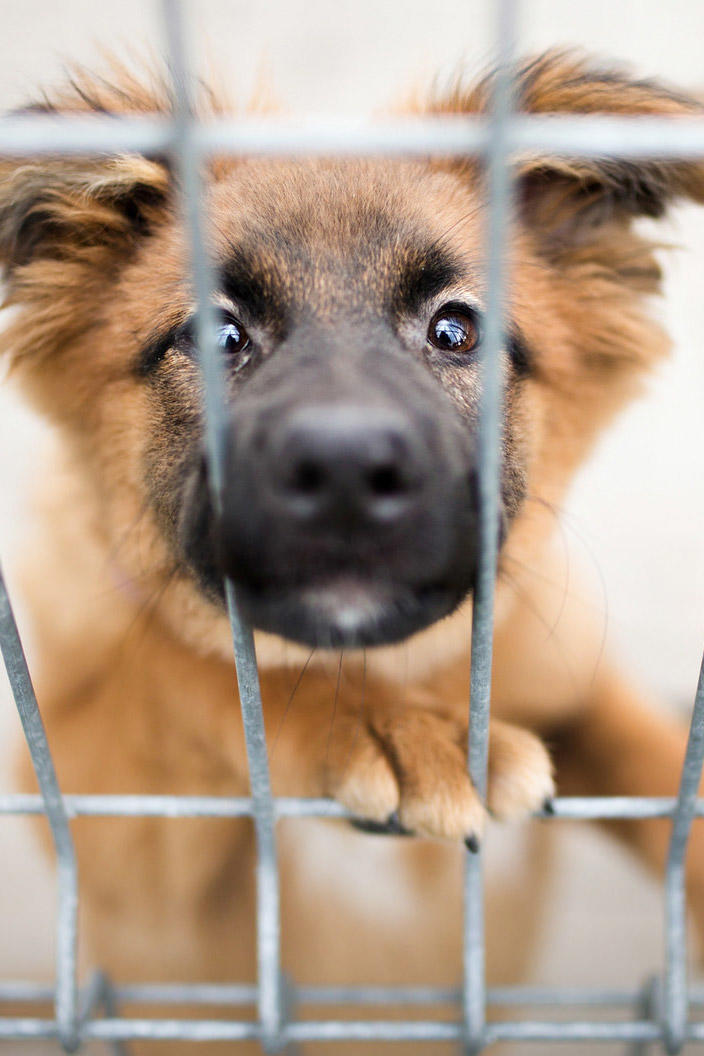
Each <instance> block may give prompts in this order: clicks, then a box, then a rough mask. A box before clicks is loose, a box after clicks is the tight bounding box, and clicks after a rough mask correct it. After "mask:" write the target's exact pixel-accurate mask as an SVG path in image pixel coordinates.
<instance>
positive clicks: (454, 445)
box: [0, 53, 704, 646]
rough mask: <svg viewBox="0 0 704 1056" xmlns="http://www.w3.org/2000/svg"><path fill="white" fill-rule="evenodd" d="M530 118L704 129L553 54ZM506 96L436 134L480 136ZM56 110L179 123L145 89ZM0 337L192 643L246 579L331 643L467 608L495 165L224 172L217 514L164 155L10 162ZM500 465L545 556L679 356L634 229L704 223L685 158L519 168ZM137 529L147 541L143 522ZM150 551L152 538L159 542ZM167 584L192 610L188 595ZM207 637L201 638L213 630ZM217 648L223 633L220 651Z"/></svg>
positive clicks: (469, 106)
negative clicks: (661, 323)
mask: <svg viewBox="0 0 704 1056" xmlns="http://www.w3.org/2000/svg"><path fill="white" fill-rule="evenodd" d="M516 89H517V100H518V106H519V107H520V108H521V109H522V110H525V111H528V112H534V113H577V114H580V113H581V114H584V113H602V112H604V113H619V114H634V115H635V114H659V115H672V116H676V115H683V114H699V113H701V112H702V111H701V110H700V108H699V106H698V105H697V104H696V103H695V102H693V101H691V100H688V99H686V98H684V97H681V96H678V95H676V94H673V93H672V92H669V91H667V90H666V89H664V88H661V87H659V86H658V85H655V84H651V83H649V82H637V81H632V80H630V79H628V78H627V77H624V76H621V75H619V74H614V73H608V74H605V73H599V72H595V71H593V70H591V69H590V68H589V67H588V66H587V65H585V64H584V63H582V62H581V61H580V60H578V59H575V58H574V57H571V56H569V55H565V54H556V53H551V54H548V55H546V56H543V57H541V58H540V59H538V60H536V61H533V62H531V63H528V64H526V65H525V66H523V67H521V68H520V69H519V70H517V74H516ZM489 95H490V81H489V80H486V81H483V82H480V83H479V84H478V85H476V86H474V87H470V88H465V87H463V86H458V87H457V88H456V89H455V90H454V91H453V92H451V93H450V94H449V96H447V97H445V98H443V99H441V100H439V101H434V102H430V103H429V104H428V105H427V109H428V110H429V111H430V112H455V113H457V112H460V113H475V112H483V111H485V110H486V108H487V106H488V98H489ZM37 109H50V110H58V111H62V112H64V111H77V112H87V113H96V112H98V113H130V112H151V111H165V110H168V102H167V100H166V98H165V97H163V96H160V94H159V92H158V91H155V92H147V91H146V90H145V89H143V88H142V87H140V86H139V85H138V84H136V83H135V82H133V81H132V80H131V79H130V78H129V77H128V76H127V75H125V74H124V73H123V74H122V75H121V77H120V78H119V83H118V84H116V85H113V84H108V83H106V82H103V81H101V80H99V79H97V78H92V79H91V78H86V77H82V79H79V80H77V81H75V82H74V83H73V85H72V87H71V88H70V89H69V90H67V91H66V92H65V93H63V94H62V95H59V96H57V98H56V100H55V101H54V102H52V103H49V104H43V105H42V106H41V107H38V108H37ZM0 172H1V175H2V179H1V182H0V256H1V257H2V259H3V261H4V264H5V268H6V275H7V298H6V303H7V304H8V305H14V306H16V307H17V309H18V311H17V312H16V314H15V315H14V317H13V319H12V321H11V323H10V325H9V326H8V328H7V329H6V331H5V334H4V341H5V344H6V345H7V346H8V348H9V350H10V353H11V355H12V357H13V361H14V364H15V369H16V371H17V373H18V374H19V375H21V377H22V379H23V382H24V384H25V386H26V388H27V390H28V391H29V393H30V395H31V396H32V397H33V399H34V400H35V402H36V403H37V404H38V405H39V407H40V408H41V409H42V410H43V411H44V412H45V413H46V414H47V415H49V416H50V417H51V418H52V419H53V420H54V421H55V422H56V423H58V424H59V425H60V427H61V428H62V430H63V431H64V433H65V435H66V436H67V437H68V438H69V440H70V443H71V445H72V449H73V451H74V455H75V458H76V460H77V462H78V463H79V464H80V466H81V468H82V472H83V473H84V474H85V475H87V476H88V477H89V478H90V480H91V486H92V487H93V489H94V491H95V493H96V494H97V495H98V496H99V501H100V510H101V514H100V521H101V527H100V531H101V532H102V533H103V534H104V537H105V540H106V543H107V544H108V546H112V547H114V548H117V552H118V554H119V561H120V563H121V564H122V565H123V566H124V567H125V569H126V570H127V572H128V574H129V575H130V576H133V577H134V578H135V579H141V580H142V581H144V577H147V579H148V580H149V582H150V586H151V585H154V584H156V585H158V584H159V583H160V582H161V583H162V584H163V585H164V587H165V589H164V591H163V592H161V593H160V599H159V602H158V604H159V606H160V608H161V609H162V611H163V612H165V613H166V614H167V616H168V617H169V619H170V621H171V623H172V624H174V625H176V626H178V627H179V628H180V629H181V631H182V632H183V633H189V631H188V625H189V621H190V622H192V623H193V625H194V626H195V624H197V623H199V626H201V627H202V626H203V621H205V624H207V623H208V621H209V620H219V619H222V612H223V579H224V577H225V576H229V577H231V578H232V579H233V581H234V582H235V583H236V585H237V587H238V591H239V597H240V600H241V603H242V605H243V607H244V609H245V611H246V612H247V614H248V615H249V616H250V618H251V619H252V621H253V623H254V624H255V626H257V627H260V628H263V629H265V630H269V631H273V632H274V633H276V634H279V635H282V636H284V637H288V638H292V639H295V640H299V641H304V642H309V643H312V644H318V645H332V646H335V645H352V646H356V645H369V644H381V643H384V642H390V641H395V640H399V639H401V638H404V637H407V636H408V635H410V634H412V633H413V632H415V631H417V630H419V629H421V628H423V627H426V626H428V625H430V624H431V623H433V622H435V621H437V620H438V619H440V618H441V617H443V616H445V615H446V614H448V613H449V612H451V611H452V610H453V609H455V608H456V607H457V606H458V605H459V604H460V602H461V601H462V600H463V599H464V598H466V597H467V596H468V595H470V594H471V591H472V586H473V581H474V574H475V564H476V555H477V538H476V537H477V429H478V407H479V399H480V371H479V365H478V357H479V352H480V348H481V343H482V337H483V312H484V308H485V305H486V297H487V290H486V285H485V272H486V269H485V244H484V226H485V218H484V215H483V213H484V211H485V208H486V184H485V173H484V172H483V170H482V167H481V165H479V164H477V163H475V162H472V161H459V160H447V161H436V162H431V161H418V162H416V161H389V160H380V161H371V160H359V161H344V162H343V161H333V160H311V161H295V162H293V161H290V162H287V161H281V160H277V161H270V160H260V159H238V160H232V161H223V160H218V161H217V162H214V163H212V164H211V165H210V166H209V167H208V169H207V171H206V172H205V174H204V176H205V190H206V202H205V206H206V215H207V218H208V246H207V248H208V253H209V256H210V260H211V263H212V267H213V274H214V275H215V279H216V284H215V285H216V289H215V291H214V307H215V311H216V315H217V326H216V331H217V342H218V346H219V354H220V355H221V356H222V359H223V363H224V370H225V378H226V393H225V400H226V404H227V409H228V426H227V435H226V437H225V440H224V450H225V482H224V490H223V501H222V506H221V508H220V509H218V510H216V509H215V508H214V506H213V503H212V501H211V488H210V487H209V481H208V471H207V465H206V460H205V455H204V439H203V398H202V396H203V393H202V382H201V375H200V369H199V365H198V359H197V353H196V345H195V336H194V335H195V299H194V294H193V289H192V285H191V281H190V277H189V266H188V257H189V254H188V248H187V244H186V239H185V236H184V233H183V227H182V223H181V218H180V215H179V194H178V177H177V175H176V174H174V173H172V172H171V171H170V168H169V166H168V164H166V163H164V162H162V161H161V160H154V159H148V158H144V157H140V156H133V155H129V156H123V157H117V158H114V159H110V160H105V159H95V160H86V159H58V160H57V159H43V160H30V161H26V162H23V163H22V164H19V163H18V164H9V163H7V162H3V163H2V169H1V170H0ZM516 195H517V210H516V217H515V221H514V223H513V225H512V230H511V233H510V238H509V243H508V250H507V254H508V268H509V270H510V277H511V292H510V297H509V302H508V304H507V319H508V327H507V333H508V338H507V341H506V346H505V348H504V349H503V351H502V353H501V363H500V369H501V373H502V377H503V384H504V405H503V421H502V441H501V449H500V484H501V486H500V506H501V508H500V510H499V524H500V539H499V542H500V543H501V544H502V546H503V550H502V553H503V555H504V558H503V559H504V560H505V555H506V554H509V553H513V554H518V555H519V556H521V555H522V556H523V558H525V557H526V555H527V554H529V552H530V550H531V548H534V547H535V546H536V545H537V544H536V535H539V534H540V533H536V531H535V529H534V528H532V527H531V517H530V511H531V505H532V504H535V503H540V502H542V501H554V499H555V498H557V497H558V496H559V495H560V494H561V492H562V490H563V489H564V487H565V485H566V484H567V482H568V481H569V479H570V477H571V475H572V474H573V472H574V470H575V468H576V466H577V465H578V464H579V462H580V461H581V460H582V458H583V457H584V455H585V453H586V452H587V451H588V450H589V447H590V444H591V443H592V441H593V439H594V437H595V436H596V435H597V433H598V432H599V430H600V429H601V428H602V427H603V426H604V424H606V422H607V421H608V420H609V419H610V418H611V416H612V415H613V414H614V413H615V411H616V410H617V409H618V408H619V407H620V406H621V405H622V404H623V402H624V401H625V400H626V398H627V397H628V396H629V395H630V394H631V393H632V392H633V391H634V388H635V385H636V382H637V380H638V379H639V377H640V376H641V375H642V373H643V371H644V370H645V369H646V368H647V367H648V366H649V365H650V364H651V363H652V362H654V361H655V360H656V359H657V357H658V356H659V355H660V354H661V352H662V351H663V350H664V348H665V347H666V341H665V339H664V336H663V335H662V333H661V332H660V331H659V330H658V328H657V326H656V325H655V324H654V323H653V322H652V321H651V320H650V318H649V316H648V313H647V307H646V303H645V302H646V296H647V295H648V294H650V293H652V292H654V291H655V290H656V289H657V286H658V281H659V272H658V268H657V265H656V263H655V261H654V259H653V256H652V247H651V246H650V245H649V244H648V243H647V242H645V241H644V240H643V239H642V238H641V237H639V236H638V234H637V233H636V232H634V230H633V228H632V222H633V220H634V218H636V217H638V216H643V215H647V216H659V215H661V214H662V213H663V212H664V210H665V208H666V206H667V204H668V203H669V202H670V201H672V200H673V199H675V198H677V197H681V196H688V197H691V198H693V199H696V200H699V201H701V200H703V199H704V173H703V172H702V169H701V167H700V166H698V165H695V164H690V163H684V162H660V161H658V162H639V163H632V162H625V161H624V162H622V161H615V160H609V159H601V158H599V159H586V160H579V161H574V160H571V159H565V158H556V157H547V156H545V157H542V156H541V157H529V158H521V159H519V160H518V163H517V168H516ZM137 523H139V526H140V528H139V532H138V533H136V532H134V530H133V529H134V525H135V524H137ZM135 538H138V540H139V542H138V543H137V542H136V541H134V540H135ZM167 580H168V587H167ZM199 621H200V622H199ZM206 637H207V635H206Z"/></svg>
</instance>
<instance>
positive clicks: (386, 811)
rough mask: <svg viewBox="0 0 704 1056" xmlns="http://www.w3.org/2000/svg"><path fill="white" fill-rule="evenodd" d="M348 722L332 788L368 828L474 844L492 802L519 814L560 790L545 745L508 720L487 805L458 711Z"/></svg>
mask: <svg viewBox="0 0 704 1056" xmlns="http://www.w3.org/2000/svg"><path fill="white" fill-rule="evenodd" d="M343 727H344V728H343V729H339V730H338V731H337V736H336V737H335V738H334V743H332V744H331V745H330V748H329V752H328V758H327V791H328V793H329V794H331V795H333V796H334V797H335V798H336V799H337V800H338V801H339V802H341V803H342V804H343V805H344V806H346V807H347V808H348V810H350V811H351V812H352V813H353V814H354V815H355V817H356V818H357V819H359V822H358V827H361V828H364V829H366V831H372V832H381V833H388V834H398V835H403V834H407V833H415V834H417V835H421V836H430V837H436V838H440V839H449V840H463V841H464V842H465V843H466V844H467V846H468V847H469V849H470V850H475V849H476V847H477V846H478V843H479V840H480V839H481V835H482V832H483V828H484V822H485V818H486V811H487V809H488V811H489V812H490V813H492V814H494V815H496V816H497V817H498V818H501V819H515V818H518V817H521V816H523V815H526V814H530V813H533V812H534V811H537V810H539V809H540V808H541V807H542V806H543V805H544V803H545V802H546V801H547V800H549V799H550V798H551V796H552V795H553V793H554V786H553V782H552V767H551V763H550V758H549V756H548V753H547V751H546V749H545V748H544V746H543V745H542V744H541V742H540V741H539V740H538V738H537V737H535V736H533V734H531V733H528V732H527V731H525V730H521V729H519V728H517V727H515V726H510V725H508V724H506V723H500V722H495V723H492V724H491V729H490V739H489V773H488V786H487V803H486V806H485V805H484V804H483V803H482V801H481V799H480V797H479V795H478V793H477V791H476V789H475V788H474V786H473V785H472V782H471V780H470V778H469V774H468V772H467V727H466V725H465V724H463V723H462V722H460V721H458V720H457V719H455V718H454V717H452V716H449V715H446V714H443V713H440V712H437V711H435V710H431V709H430V708H419V707H410V706H409V707H404V708H398V709H395V708H394V709H389V710H385V711H383V712H381V713H380V714H372V715H367V716H366V718H364V719H362V718H361V717H359V718H358V719H357V720H356V721H354V720H352V719H351V718H349V719H347V720H345V721H344V722H343Z"/></svg>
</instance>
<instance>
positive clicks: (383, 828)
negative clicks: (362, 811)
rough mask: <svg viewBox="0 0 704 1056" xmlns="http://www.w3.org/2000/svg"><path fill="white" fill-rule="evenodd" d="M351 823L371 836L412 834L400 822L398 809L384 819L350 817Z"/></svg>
mask: <svg viewBox="0 0 704 1056" xmlns="http://www.w3.org/2000/svg"><path fill="white" fill-rule="evenodd" d="M351 824H352V825H353V826H354V827H355V829H359V831H360V832H366V833H370V834H371V835H373V836H412V835H413V833H412V832H411V830H410V829H406V828H404V827H403V825H402V824H401V819H400V818H399V816H398V811H397V810H395V811H394V812H393V814H390V815H389V816H388V818H387V819H386V821H372V819H371V818H352V819H351Z"/></svg>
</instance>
